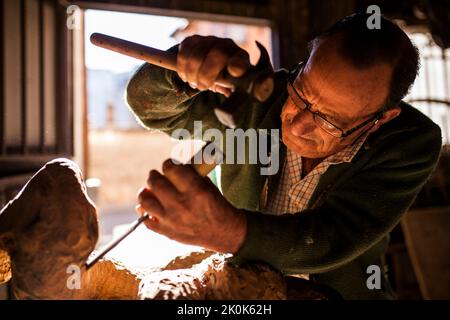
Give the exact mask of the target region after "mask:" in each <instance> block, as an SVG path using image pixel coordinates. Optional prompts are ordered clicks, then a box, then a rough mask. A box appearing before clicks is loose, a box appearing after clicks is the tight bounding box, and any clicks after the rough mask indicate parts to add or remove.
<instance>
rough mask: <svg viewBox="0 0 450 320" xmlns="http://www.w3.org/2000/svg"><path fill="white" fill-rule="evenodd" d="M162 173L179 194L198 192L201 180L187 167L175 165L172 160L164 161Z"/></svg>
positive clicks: (192, 169)
mask: <svg viewBox="0 0 450 320" xmlns="http://www.w3.org/2000/svg"><path fill="white" fill-rule="evenodd" d="M162 169H163V173H164V175H165V176H166V177H167V179H169V181H170V182H171V183H172V184H173V185H174V186H175V187H176V188H177V190H178V191H179V192H181V193H185V192H188V191H189V190H198V188H199V186H200V184H201V180H202V178H201V177H200V176H199V175H198V173H197V172H195V170H194V168H192V167H191V166H189V165H184V164H175V163H174V162H173V161H172V159H168V160H166V161H164V163H163V166H162Z"/></svg>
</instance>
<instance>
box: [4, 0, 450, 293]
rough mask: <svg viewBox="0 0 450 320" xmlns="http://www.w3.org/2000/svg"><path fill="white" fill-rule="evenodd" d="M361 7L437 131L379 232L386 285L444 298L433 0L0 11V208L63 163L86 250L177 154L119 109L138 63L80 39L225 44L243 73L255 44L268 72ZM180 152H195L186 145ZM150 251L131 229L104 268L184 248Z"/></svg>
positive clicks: (441, 82)
mask: <svg viewBox="0 0 450 320" xmlns="http://www.w3.org/2000/svg"><path fill="white" fill-rule="evenodd" d="M370 5H377V6H378V7H379V8H380V9H381V13H382V14H383V15H384V16H386V17H387V18H390V19H393V20H394V21H395V22H396V23H397V24H398V25H399V26H400V27H401V28H402V30H404V31H405V32H406V33H407V35H408V36H409V37H410V39H411V40H412V41H413V43H414V44H415V45H416V46H417V47H418V49H419V54H420V65H421V67H420V72H419V75H418V77H417V79H416V81H415V84H414V86H413V87H412V89H411V91H410V93H409V94H408V95H407V96H406V97H405V99H404V100H405V101H406V102H407V103H409V104H411V105H413V106H414V107H415V108H417V109H418V110H420V111H421V112H422V113H424V114H425V115H426V116H428V117H429V118H430V119H432V120H433V121H434V122H435V123H436V124H437V125H439V127H440V128H441V132H442V141H443V146H442V150H441V155H440V158H439V161H438V164H437V166H436V168H435V169H434V171H433V173H432V175H431V177H430V178H429V179H428V181H427V182H426V183H425V185H424V187H423V188H422V189H421V191H420V192H419V194H418V196H417V198H416V200H415V201H414V203H413V205H412V206H411V207H410V208H409V210H408V212H407V213H406V214H405V215H404V216H403V218H402V219H401V221H400V223H398V224H397V225H396V226H395V228H394V229H393V230H392V232H391V235H390V243H389V247H388V249H387V254H386V265H387V268H388V276H389V280H390V283H391V285H392V288H393V290H394V292H395V293H396V294H397V297H398V299H400V300H434V299H450V232H449V231H450V1H447V0H431V1H426V0H395V1H390V0H371V1H368V0H339V1H335V0H322V1H312V0H259V1H257V0H240V1H238V0H227V1H225V0H209V1H197V0H127V1H125V0H87V1H84V0H75V1H71V0H3V1H2V2H1V4H0V17H1V18H0V37H1V41H0V60H1V62H0V115H1V116H0V208H3V207H4V206H5V205H6V204H7V203H8V202H9V201H10V200H12V199H13V198H14V197H15V196H16V195H17V194H18V192H19V191H20V190H21V189H22V188H23V186H24V185H25V183H26V182H27V181H28V180H29V179H30V178H31V177H32V176H33V175H34V174H35V173H36V172H37V171H38V170H39V169H40V168H41V167H42V166H43V165H45V164H46V163H47V162H48V161H50V160H52V159H55V158H68V159H71V160H73V161H74V162H75V163H77V164H78V166H79V167H80V169H81V171H82V172H83V177H84V179H85V182H86V186H87V192H88V194H89V196H90V197H91V199H92V200H93V202H94V203H96V206H97V209H98V214H99V226H100V234H99V242H98V243H97V248H99V247H101V246H102V245H104V244H106V243H107V242H108V241H110V240H111V239H113V238H116V237H117V236H118V235H120V234H121V233H123V231H124V230H125V229H126V227H127V225H128V224H129V223H130V222H132V221H133V220H134V219H135V218H136V214H135V213H134V206H135V201H136V200H135V198H136V194H137V191H138V190H139V187H140V185H142V184H143V183H145V181H146V176H147V174H148V172H149V170H150V169H160V168H161V165H162V163H163V161H164V160H165V159H167V158H169V156H170V152H171V149H172V148H173V146H175V144H177V143H178V142H174V141H172V140H171V139H170V138H169V137H168V136H167V135H165V134H162V133H159V132H148V131H147V130H145V129H143V128H142V127H141V126H140V125H139V123H138V122H137V121H136V119H135V117H134V116H133V115H132V114H131V113H130V111H129V109H128V108H127V106H126V102H125V99H124V92H125V90H126V86H127V83H128V80H129V78H130V77H131V76H132V74H133V73H134V72H135V71H136V69H137V68H138V67H139V65H140V64H141V63H142V62H141V61H139V60H136V59H131V58H129V57H123V56H120V55H118V54H116V53H111V52H107V51H106V50H104V49H100V48H96V47H94V46H93V45H92V44H91V43H90V42H89V37H90V35H91V34H92V33H93V32H102V33H106V34H110V35H112V36H117V37H120V38H124V39H128V40H130V41H135V42H138V43H142V44H145V45H148V46H152V47H155V48H158V49H160V50H166V49H169V48H170V47H172V46H173V45H175V44H177V43H179V42H181V41H182V40H183V39H184V38H185V37H187V36H190V35H193V34H201V35H215V36H218V37H225V38H231V39H233V40H234V41H235V42H236V43H237V44H238V45H239V46H240V47H242V48H244V49H245V50H246V51H248V52H249V53H250V60H251V62H252V63H253V64H255V63H256V61H257V60H258V56H259V52H258V50H257V47H256V45H255V40H258V41H259V42H261V43H262V44H263V45H264V46H265V47H266V48H268V51H269V55H270V59H271V63H272V64H273V66H274V68H275V69H277V68H280V67H282V68H286V69H289V68H291V67H292V66H294V65H295V64H297V63H298V61H300V60H301V59H302V57H304V56H305V55H306V52H307V44H308V42H309V41H310V40H311V39H312V38H314V37H315V36H316V35H317V34H319V33H321V32H322V31H324V30H325V29H326V28H327V27H329V26H330V25H331V24H333V23H334V22H335V21H337V20H338V19H340V18H342V17H344V16H346V15H349V14H352V13H354V12H365V11H366V8H367V7H369V6H370ZM125 26H126V27H125ZM183 144H184V145H185V147H186V148H191V149H192V148H194V149H195V148H196V150H197V149H198V148H199V146H200V145H198V144H196V143H195V142H183ZM192 146H194V147H192ZM195 146H197V147H195ZM136 149H138V150H141V151H142V152H134V151H133V150H136ZM192 154H193V152H192ZM215 179H219V178H217V176H215ZM0 230H3V229H1V228H0ZM2 232H3V231H2ZM2 236H3V235H2V234H0V239H1V237H2ZM147 237H148V238H147ZM150 238H151V239H150ZM148 239H150V240H151V241H156V243H158V245H157V246H160V248H159V249H157V250H159V251H157V253H156V255H158V252H159V254H160V257H161V258H160V260H158V259H156V258H155V259H156V260H158V261H156V260H155V261H153V262H151V263H146V262H148V260H146V259H148V258H149V257H150V256H149V254H146V253H139V252H134V251H133V249H132V248H133V247H134V245H135V244H137V243H139V242H142V241H147V240H148ZM150 240H148V241H150ZM164 241H165V240H164V239H161V238H158V236H156V235H152V236H151V237H150V236H147V235H146V234H144V229H142V228H139V229H138V230H137V232H136V234H135V235H133V237H131V236H130V239H127V240H126V242H125V241H124V243H123V246H122V247H118V248H117V249H115V251H114V252H115V253H114V254H113V256H114V258H116V259H119V260H122V261H124V262H125V263H128V264H129V265H132V266H134V267H136V268H152V267H155V266H156V265H158V263H159V264H161V263H167V262H168V261H170V260H171V258H173V257H176V256H177V255H178V254H180V253H182V251H183V250H184V249H186V248H185V247H178V246H177V245H175V244H164V243H165V242H164ZM0 244H1V241H0ZM165 245H167V246H166V247H164V246H165ZM0 251H2V247H1V246H0ZM130 252H131V254H130ZM153 255H155V253H154V252H153ZM0 268H5V266H2V265H1V264H0ZM0 273H1V272H0ZM2 280H4V281H2ZM7 280H9V278H8V279H3V278H2V277H0V300H6V299H11V298H12V293H11V292H12V290H11V288H10V287H11V283H12V282H11V281H12V280H9V281H7ZM2 282H4V283H2ZM100 297H101V295H100ZM119 298H120V297H119Z"/></svg>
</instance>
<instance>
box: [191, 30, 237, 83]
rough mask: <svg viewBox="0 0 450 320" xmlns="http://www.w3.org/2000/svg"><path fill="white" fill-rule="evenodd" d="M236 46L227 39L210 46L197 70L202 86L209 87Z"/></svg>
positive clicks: (225, 64)
mask: <svg viewBox="0 0 450 320" xmlns="http://www.w3.org/2000/svg"><path fill="white" fill-rule="evenodd" d="M236 48H238V47H237V45H236V44H234V42H233V41H231V40H229V39H227V40H223V41H220V42H217V43H216V44H215V45H214V46H213V47H212V48H211V50H210V51H209V53H208V56H207V57H206V58H205V60H204V61H203V64H202V66H201V67H200V70H199V72H198V82H199V83H200V84H201V85H202V86H203V87H206V88H211V87H212V86H213V85H214V82H215V81H216V79H217V78H218V77H220V74H221V73H222V70H223V69H224V68H225V67H226V66H227V65H228V60H229V59H230V57H231V56H232V55H233V54H234V52H235V51H236Z"/></svg>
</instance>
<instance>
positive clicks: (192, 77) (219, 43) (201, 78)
mask: <svg viewBox="0 0 450 320" xmlns="http://www.w3.org/2000/svg"><path fill="white" fill-rule="evenodd" d="M249 67H250V58H249V55H248V53H247V52H246V51H245V50H243V49H241V48H240V47H239V46H238V45H236V43H234V42H233V41H232V40H231V39H222V38H217V37H214V36H208V37H203V36H199V35H194V36H191V37H187V38H186V39H184V40H183V42H181V43H180V45H179V47H178V55H177V71H178V75H179V77H180V78H181V79H182V80H183V81H185V82H188V83H189V85H190V86H191V87H192V88H194V89H199V90H207V89H209V90H212V91H215V92H219V93H222V94H224V95H226V96H229V95H230V93H231V91H230V89H229V88H227V87H226V85H225V84H222V85H221V84H220V83H217V82H216V79H217V78H218V77H219V75H220V73H221V72H222V70H223V69H226V70H227V71H228V73H229V74H230V75H231V76H233V77H236V78H238V77H240V76H242V75H243V74H244V73H245V72H246V71H247V69H248V68H249Z"/></svg>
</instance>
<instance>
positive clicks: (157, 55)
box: [90, 33, 177, 71]
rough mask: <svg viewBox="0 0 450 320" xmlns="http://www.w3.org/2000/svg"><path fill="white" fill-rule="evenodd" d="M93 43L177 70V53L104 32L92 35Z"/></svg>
mask: <svg viewBox="0 0 450 320" xmlns="http://www.w3.org/2000/svg"><path fill="white" fill-rule="evenodd" d="M90 39H91V42H92V44H94V45H96V46H98V47H102V48H105V49H108V50H112V51H115V52H118V53H121V54H124V55H126V56H130V57H133V58H136V59H139V60H143V61H146V62H148V63H151V64H154V65H157V66H159V67H163V68H165V69H169V70H172V71H177V54H176V53H173V52H167V51H163V50H158V49H155V48H151V47H147V46H144V45H142V44H139V43H135V42H131V41H127V40H124V39H119V38H116V37H111V36H108V35H106V34H102V33H93V34H92V35H91V38H90Z"/></svg>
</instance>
